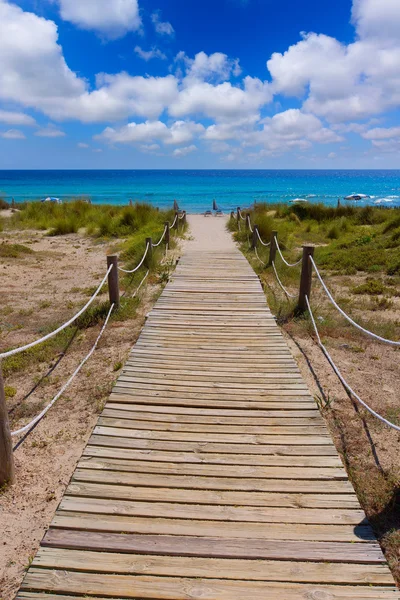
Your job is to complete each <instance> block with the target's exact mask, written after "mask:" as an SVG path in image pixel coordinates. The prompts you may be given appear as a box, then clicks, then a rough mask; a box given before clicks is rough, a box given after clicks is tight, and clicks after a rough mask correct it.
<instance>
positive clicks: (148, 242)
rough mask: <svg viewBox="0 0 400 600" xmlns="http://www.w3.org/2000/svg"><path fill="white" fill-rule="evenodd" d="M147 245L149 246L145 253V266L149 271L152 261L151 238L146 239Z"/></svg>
mask: <svg viewBox="0 0 400 600" xmlns="http://www.w3.org/2000/svg"><path fill="white" fill-rule="evenodd" d="M147 244H148V245H149V249H148V251H147V256H146V266H147V268H148V269H150V267H151V263H152V261H153V240H152V239H151V237H148V238H146V246H147Z"/></svg>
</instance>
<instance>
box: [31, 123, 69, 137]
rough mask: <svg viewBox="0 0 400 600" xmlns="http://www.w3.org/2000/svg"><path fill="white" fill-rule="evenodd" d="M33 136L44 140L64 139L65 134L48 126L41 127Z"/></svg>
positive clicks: (52, 126)
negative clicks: (44, 138)
mask: <svg viewBox="0 0 400 600" xmlns="http://www.w3.org/2000/svg"><path fill="white" fill-rule="evenodd" d="M35 135H37V136H38V137H46V138H57V137H64V136H65V135H66V134H65V132H64V131H61V129H57V127H54V125H48V126H47V127H43V128H42V129H39V130H38V131H36V133H35Z"/></svg>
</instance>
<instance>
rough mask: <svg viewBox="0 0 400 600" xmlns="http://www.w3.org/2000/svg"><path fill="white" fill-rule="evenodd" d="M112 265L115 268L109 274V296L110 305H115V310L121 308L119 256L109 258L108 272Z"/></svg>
mask: <svg viewBox="0 0 400 600" xmlns="http://www.w3.org/2000/svg"><path fill="white" fill-rule="evenodd" d="M111 265H113V268H112V269H111V271H110V272H109V274H108V295H109V298H110V304H115V308H119V281H118V280H119V277H118V256H117V255H116V254H110V255H109V256H107V270H108V269H109V268H110V266H111Z"/></svg>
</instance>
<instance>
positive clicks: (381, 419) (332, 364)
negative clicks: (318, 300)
mask: <svg viewBox="0 0 400 600" xmlns="http://www.w3.org/2000/svg"><path fill="white" fill-rule="evenodd" d="M306 303H307V307H308V311H309V313H310V318H311V322H312V324H313V328H314V331H315V335H316V338H317V343H318V346H319V347H320V348H321V350H322V352H323V353H324V355H325V357H326V359H327V360H328V362H329V364H330V365H331V367H332V369H333V370H334V372H335V373H336V375H337V377H338V378H339V380H340V382H341V384H342V385H343V387H344V388H345V390H346V391H347V392H348V393H349V394H350V395H351V396H353V397H354V398H355V399H356V400H357V401H358V402H359V403H360V404H361V406H363V407H364V408H365V409H366V410H367V411H368V412H369V413H371V415H373V416H374V417H376V418H377V419H379V420H380V421H382V423H385V425H388V427H391V428H392V429H395V430H396V431H400V427H398V426H397V425H395V424H394V423H392V422H391V421H388V420H387V419H385V418H384V417H382V415H380V414H379V413H377V412H376V411H375V410H373V409H372V408H371V407H370V406H369V405H368V404H367V403H366V402H364V400H362V399H361V398H360V396H359V395H358V394H356V392H355V391H354V390H353V388H351V387H350V385H349V384H348V383H347V381H346V380H345V378H344V377H343V375H342V374H341V372H340V371H339V368H338V367H337V365H336V364H335V362H334V360H333V358H332V357H331V355H330V354H329V352H328V350H327V349H326V347H325V346H324V344H323V343H322V340H321V336H320V335H319V331H318V328H317V324H316V321H315V318H314V314H313V311H312V309H311V306H310V302H309V299H308V296H306Z"/></svg>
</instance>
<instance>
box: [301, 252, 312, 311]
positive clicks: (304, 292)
mask: <svg viewBox="0 0 400 600" xmlns="http://www.w3.org/2000/svg"><path fill="white" fill-rule="evenodd" d="M310 256H314V246H303V262H302V265H301V277H300V293H299V302H298V305H297V312H298V313H303V312H305V311H306V310H307V302H306V296H307V297H308V299H310V294H311V282H312V264H311V260H310Z"/></svg>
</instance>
